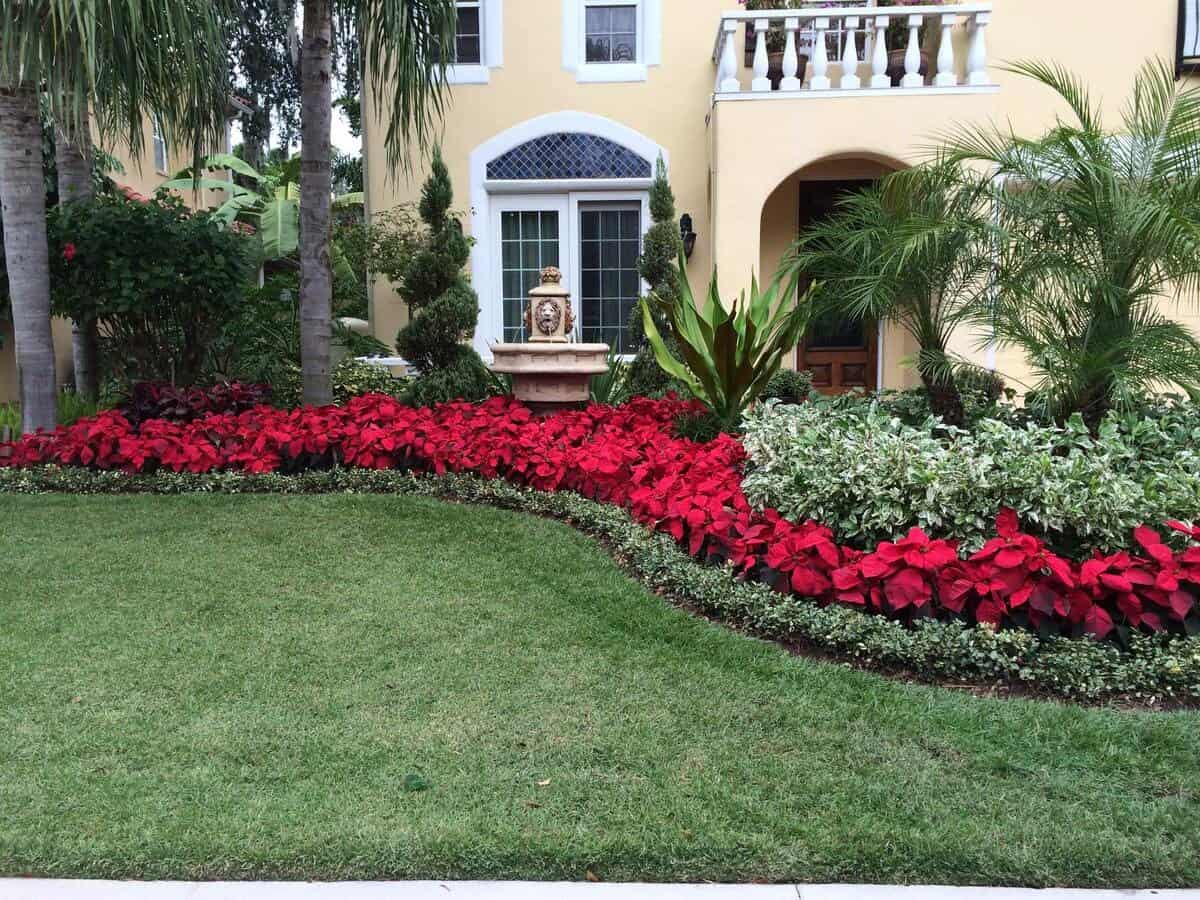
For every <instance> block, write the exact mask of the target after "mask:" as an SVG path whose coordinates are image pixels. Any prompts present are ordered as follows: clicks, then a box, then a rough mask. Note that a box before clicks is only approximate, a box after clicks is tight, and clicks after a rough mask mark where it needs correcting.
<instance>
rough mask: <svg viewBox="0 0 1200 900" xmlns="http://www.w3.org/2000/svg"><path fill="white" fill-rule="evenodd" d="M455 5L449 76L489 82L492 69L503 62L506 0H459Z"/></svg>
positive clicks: (460, 81)
mask: <svg viewBox="0 0 1200 900" xmlns="http://www.w3.org/2000/svg"><path fill="white" fill-rule="evenodd" d="M455 6H456V7H457V8H458V26H457V28H456V29H455V35H454V63H453V64H452V65H451V66H449V67H448V68H447V69H446V80H447V81H448V82H449V83H450V84H487V82H488V81H489V80H490V77H491V70H492V69H495V68H499V67H500V66H501V65H503V63H504V60H503V55H504V53H503V47H504V45H503V36H504V33H503V28H504V0H456V3H455Z"/></svg>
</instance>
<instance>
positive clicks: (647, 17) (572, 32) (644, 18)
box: [563, 0, 662, 83]
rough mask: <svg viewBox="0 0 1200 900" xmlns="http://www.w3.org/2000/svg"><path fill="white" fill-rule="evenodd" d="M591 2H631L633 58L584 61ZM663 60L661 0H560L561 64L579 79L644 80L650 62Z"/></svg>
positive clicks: (601, 81) (651, 63)
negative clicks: (634, 36)
mask: <svg viewBox="0 0 1200 900" xmlns="http://www.w3.org/2000/svg"><path fill="white" fill-rule="evenodd" d="M591 6H632V7H634V8H635V10H636V15H637V25H636V27H637V59H636V60H635V61H634V62H619V63H615V62H593V63H590V62H588V61H587V10H588V7H591ZM661 62H662V0H563V68H565V69H567V70H568V71H571V72H574V73H575V78H576V80H577V81H579V82H581V83H605V82H608V83H612V82H630V81H645V80H646V79H647V78H648V77H649V74H648V69H649V67H650V66H657V65H660V64H661Z"/></svg>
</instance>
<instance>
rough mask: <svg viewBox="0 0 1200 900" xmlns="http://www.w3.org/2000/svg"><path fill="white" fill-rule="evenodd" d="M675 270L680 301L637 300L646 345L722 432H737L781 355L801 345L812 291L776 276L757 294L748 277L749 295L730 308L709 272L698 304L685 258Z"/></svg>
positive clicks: (806, 324)
mask: <svg viewBox="0 0 1200 900" xmlns="http://www.w3.org/2000/svg"><path fill="white" fill-rule="evenodd" d="M678 265H679V273H680V277H679V287H680V291H679V296H678V297H677V298H673V299H670V300H663V299H660V298H659V297H657V295H655V294H650V295H649V296H647V297H644V298H643V299H642V322H643V325H644V326H645V329H646V339H647V340H648V341H649V342H650V346H651V347H653V348H654V356H655V358H656V359H657V360H658V364H659V365H660V366H662V368H663V370H664V371H665V372H667V374H669V375H671V376H672V377H674V378H677V379H679V380H680V381H681V382H683V383H684V384H686V385H687V386H688V388H689V389H690V390H691V392H692V393H693V394H694V395H695V396H696V398H697V399H699V400H700V401H701V402H702V403H704V405H705V406H707V407H708V408H709V410H711V411H712V413H713V415H714V416H716V418H717V419H718V420H719V421H720V422H721V426H722V428H724V429H726V430H734V429H736V428H737V426H738V425H739V423H740V422H741V416H742V412H743V410H745V409H746V407H747V406H749V405H750V404H751V403H752V402H754V400H755V399H756V398H757V397H758V395H759V394H761V393H762V390H763V388H764V387H766V384H767V382H768V381H770V380H771V376H773V375H774V374H775V373H776V372H778V371H779V367H780V364H781V362H782V361H783V358H784V355H785V354H786V353H788V352H790V351H792V350H794V349H795V348H796V345H797V344H799V343H800V338H801V337H802V336H803V335H804V330H805V328H807V327H808V321H809V316H810V312H811V307H812V304H811V298H812V292H813V286H810V287H809V288H808V289H807V290H806V291H805V292H804V293H803V294H800V295H799V296H797V292H796V286H797V281H796V279H794V278H789V279H787V280H786V281H784V280H783V279H782V278H781V277H780V276H776V277H775V278H774V279H773V280H772V281H771V283H770V284H769V285H768V286H767V288H766V290H760V289H759V286H758V280H757V279H756V278H754V277H753V276H751V279H750V294H749V296H747V295H746V293H745V291H743V292H742V293H741V294H740V295H739V296H738V298H737V299H736V300H735V301H734V302H733V303H732V304H730V305H729V306H728V307H727V306H726V305H725V304H724V303H722V302H721V294H720V290H719V288H718V286H717V273H716V271H715V270H714V271H713V277H712V281H711V282H710V284H709V288H708V294H707V295H706V296H705V298H704V300H703V302H702V303H697V302H696V298H695V297H694V296H693V294H692V287H691V284H690V283H689V281H688V277H687V266H686V260H685V259H684V258H683V255H682V254H680V256H679V260H678ZM793 297H795V300H794V301H793V299H792V298H793ZM655 310H657V311H658V312H660V313H661V314H662V315H663V316H664V317H665V318H666V321H667V322H668V323H670V326H671V331H672V333H673V335H674V337H675V339H676V341H677V342H678V348H679V352H680V354H681V355H682V356H683V361H682V362H681V361H680V360H678V359H676V358H675V357H674V356H672V355H671V352H670V350H669V349H668V346H667V342H666V341H665V340H664V338H663V335H662V334H661V333H660V332H659V329H658V325H657V324H656V322H655V315H654V312H655Z"/></svg>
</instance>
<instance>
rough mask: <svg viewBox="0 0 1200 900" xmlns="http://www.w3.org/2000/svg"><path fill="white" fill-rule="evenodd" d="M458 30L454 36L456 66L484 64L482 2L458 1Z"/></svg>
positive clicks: (472, 0) (475, 0)
mask: <svg viewBox="0 0 1200 900" xmlns="http://www.w3.org/2000/svg"><path fill="white" fill-rule="evenodd" d="M457 6H458V28H457V30H456V32H455V34H454V62H455V64H456V65H472V66H478V65H482V64H483V15H482V12H481V10H480V8H479V7H480V0H458V3H457Z"/></svg>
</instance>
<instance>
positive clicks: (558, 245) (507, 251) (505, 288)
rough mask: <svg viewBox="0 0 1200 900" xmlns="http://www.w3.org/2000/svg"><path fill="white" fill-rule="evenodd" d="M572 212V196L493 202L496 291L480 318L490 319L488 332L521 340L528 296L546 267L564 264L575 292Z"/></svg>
mask: <svg viewBox="0 0 1200 900" xmlns="http://www.w3.org/2000/svg"><path fill="white" fill-rule="evenodd" d="M567 211H568V203H567V198H566V197H565V196H561V195H560V196H555V195H553V194H546V195H541V196H537V195H535V196H531V197H501V198H498V199H496V200H494V201H493V202H492V235H493V236H494V240H495V242H496V251H497V252H495V253H494V256H493V258H494V259H495V271H494V272H493V275H492V279H491V281H492V284H491V288H492V290H491V294H492V296H490V297H488V298H487V301H486V302H485V305H484V312H485V313H486V315H485V316H481V318H486V319H487V320H488V325H489V327H488V332H489V333H490V334H494V335H498V336H500V340H502V341H504V342H506V343H520V342H522V341H524V340H525V339H526V337H527V336H528V335H526V333H525V304H526V300H527V299H528V297H529V292H530V291H531V290H533V289H534V288H535V287H537V286H538V283H539V281H540V275H541V271H542V269H544V268H545V267H546V266H557V267H558V268H559V269H561V270H562V272H563V285H564V286H565V287H566V288H567V290H569V291H571V292H572V293H574V279H573V278H572V277H571V274H570V270H569V267H568V266H567V265H566V261H567V260H568V259H569V258H570V252H571V251H570V243H569V242H568V233H569V229H568V227H567ZM481 299H482V298H481ZM480 324H483V323H482V322H481V323H480Z"/></svg>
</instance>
